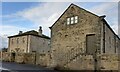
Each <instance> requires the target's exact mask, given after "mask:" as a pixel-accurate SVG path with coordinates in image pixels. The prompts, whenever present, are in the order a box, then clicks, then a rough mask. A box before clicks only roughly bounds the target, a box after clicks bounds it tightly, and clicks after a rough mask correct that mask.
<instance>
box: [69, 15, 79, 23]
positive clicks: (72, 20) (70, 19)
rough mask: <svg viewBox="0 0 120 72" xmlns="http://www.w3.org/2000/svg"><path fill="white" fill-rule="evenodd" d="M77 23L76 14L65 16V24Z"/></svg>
mask: <svg viewBox="0 0 120 72" xmlns="http://www.w3.org/2000/svg"><path fill="white" fill-rule="evenodd" d="M75 23H78V16H73V17H69V18H67V25H69V24H75Z"/></svg>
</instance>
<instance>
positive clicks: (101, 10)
mask: <svg viewBox="0 0 120 72" xmlns="http://www.w3.org/2000/svg"><path fill="white" fill-rule="evenodd" d="M89 10H90V11H92V12H93V13H95V14H97V15H100V16H101V15H106V18H105V19H106V20H107V22H108V24H109V25H110V26H111V28H112V29H113V31H114V32H115V33H116V34H118V3H116V2H105V3H104V2H103V3H100V4H99V5H96V6H94V7H92V8H90V9H89Z"/></svg>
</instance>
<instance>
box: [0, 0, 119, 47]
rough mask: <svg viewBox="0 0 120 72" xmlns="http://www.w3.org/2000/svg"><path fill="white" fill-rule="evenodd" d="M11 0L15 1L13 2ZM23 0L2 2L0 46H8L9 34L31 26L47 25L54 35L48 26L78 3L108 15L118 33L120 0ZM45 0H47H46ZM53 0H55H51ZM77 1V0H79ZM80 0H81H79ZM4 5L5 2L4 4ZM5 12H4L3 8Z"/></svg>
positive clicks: (47, 31) (46, 33)
mask: <svg viewBox="0 0 120 72" xmlns="http://www.w3.org/2000/svg"><path fill="white" fill-rule="evenodd" d="M9 1H11V2H9ZM18 1H20V0H4V2H2V6H0V7H1V8H2V15H1V16H0V17H1V18H2V23H1V24H0V41H1V40H2V43H1V42H0V48H2V47H7V36H11V35H15V34H18V32H19V31H20V30H21V31H23V32H26V31H29V30H36V31H37V30H38V28H39V26H42V27H43V33H44V34H45V35H47V36H50V29H49V28H48V27H50V26H52V24H53V23H54V22H55V21H56V20H57V19H58V18H59V16H60V15H61V14H62V13H63V12H64V11H65V9H66V8H67V7H68V6H69V5H70V4H71V3H74V4H76V5H78V6H80V7H82V8H84V9H86V10H88V11H90V12H92V13H94V14H96V15H98V16H101V15H106V16H107V17H106V18H105V19H106V20H107V22H108V23H109V25H110V26H111V27H112V28H113V30H114V31H115V33H116V34H118V3H117V2H118V0H114V2H112V1H113V0H109V2H106V0H104V1H105V2H99V1H100V0H98V2H93V1H95V0H91V1H92V2H90V0H89V2H73V0H71V1H72V2H41V0H36V2H32V1H33V0H30V1H31V2H25V1H26V0H24V2H23V1H22V2H18ZM44 1H45V0H44ZM49 1H51V0H49ZM67 1H68V0H67ZM76 1H77V0H76ZM79 1H80V0H79ZM0 5H1V4H0ZM0 11H1V10H0ZM0 13H1V12H0Z"/></svg>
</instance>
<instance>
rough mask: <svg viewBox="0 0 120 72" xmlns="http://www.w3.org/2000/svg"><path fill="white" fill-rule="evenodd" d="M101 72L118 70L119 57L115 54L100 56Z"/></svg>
mask: <svg viewBox="0 0 120 72" xmlns="http://www.w3.org/2000/svg"><path fill="white" fill-rule="evenodd" d="M99 60H100V62H99V63H100V68H101V70H119V69H118V67H119V61H120V59H119V57H118V55H117V54H116V55H115V54H102V55H100V59H99Z"/></svg>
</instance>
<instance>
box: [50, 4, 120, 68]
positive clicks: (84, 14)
mask: <svg viewBox="0 0 120 72" xmlns="http://www.w3.org/2000/svg"><path fill="white" fill-rule="evenodd" d="M104 18H105V16H98V15H95V14H93V13H91V12H89V11H87V10H85V9H83V8H80V7H79V6H77V5H74V4H71V5H70V6H69V7H68V8H67V9H66V10H65V11H64V13H63V14H62V15H61V16H60V17H59V18H58V20H57V21H56V22H55V23H54V24H53V25H52V26H51V27H50V29H51V57H52V65H53V66H61V67H62V66H65V65H66V64H67V63H68V62H69V61H71V60H72V61H74V60H76V58H78V56H77V55H78V54H79V56H80V55H93V56H96V55H98V54H117V53H118V51H119V50H118V49H120V38H119V37H118V36H117V35H116V34H115V32H114V31H113V30H112V28H111V27H110V26H109V25H108V23H107V22H106V20H105V19H104ZM90 57H91V56H89V57H88V58H90ZM81 59H82V58H81ZM81 63H82V61H81ZM81 63H80V62H79V63H78V64H81ZM83 63H86V62H83ZM72 65H73V64H72ZM84 65H85V64H84ZM76 66H77V65H76ZM79 66H81V65H79ZM85 67H86V66H85Z"/></svg>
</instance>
